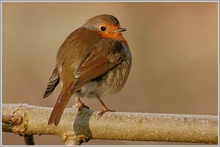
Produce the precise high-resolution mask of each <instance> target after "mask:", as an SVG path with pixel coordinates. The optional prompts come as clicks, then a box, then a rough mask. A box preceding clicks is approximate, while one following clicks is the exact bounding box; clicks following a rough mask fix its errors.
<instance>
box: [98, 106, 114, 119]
mask: <svg viewBox="0 0 220 147" xmlns="http://www.w3.org/2000/svg"><path fill="white" fill-rule="evenodd" d="M105 112H115V110H109V109H105V108H104V109H103V110H102V111H101V112H99V117H101V116H102V115H103V114H104V113H105Z"/></svg>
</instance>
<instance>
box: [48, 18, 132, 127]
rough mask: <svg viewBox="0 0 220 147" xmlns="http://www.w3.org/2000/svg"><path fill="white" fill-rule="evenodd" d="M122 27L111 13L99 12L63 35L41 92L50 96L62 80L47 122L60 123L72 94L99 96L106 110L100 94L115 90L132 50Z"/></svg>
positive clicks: (122, 81)
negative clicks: (50, 73)
mask: <svg viewBox="0 0 220 147" xmlns="http://www.w3.org/2000/svg"><path fill="white" fill-rule="evenodd" d="M103 27H104V29H103ZM125 30H126V29H124V28H121V27H120V24H119V21H118V20H117V18H115V17H114V16H112V15H99V16H96V17H93V18H91V19H89V20H88V21H87V22H86V23H85V24H84V25H83V26H82V27H80V28H78V29H76V30H75V31H73V32H72V33H71V34H70V35H69V36H68V37H67V38H66V40H65V41H64V42H63V44H62V45H61V46H60V48H59V50H58V52H57V57H56V60H57V63H56V67H55V69H54V71H53V73H52V76H51V77H50V79H49V83H48V86H47V89H46V92H45V94H44V97H47V96H49V95H50V94H51V93H52V92H53V90H54V89H55V87H56V86H57V84H58V83H59V81H61V83H62V84H61V86H62V90H61V93H60V95H59V97H58V100H57V102H56V104H55V106H54V109H53V111H52V113H51V116H50V119H49V121H48V124H52V123H54V124H55V125H57V124H58V123H59V121H60V118H61V115H62V113H63V111H64V108H65V106H66V104H67V102H68V101H69V99H70V97H71V96H72V95H75V96H76V97H78V98H82V97H87V98H98V100H99V101H100V102H101V104H102V105H103V111H102V112H100V114H101V115H102V114H103V113H105V112H106V111H108V109H107V107H106V106H105V105H104V103H103V102H102V100H101V99H100V97H103V96H105V95H110V94H113V93H116V92H118V91H119V90H120V89H121V88H122V87H123V86H124V84H125V82H126V80H127V77H128V75H129V72H130V67H131V53H130V50H129V47H128V44H127V42H126V40H125V39H124V38H123V36H122V34H121V32H122V31H125Z"/></svg>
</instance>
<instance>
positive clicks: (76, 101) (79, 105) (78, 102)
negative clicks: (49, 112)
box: [75, 97, 89, 110]
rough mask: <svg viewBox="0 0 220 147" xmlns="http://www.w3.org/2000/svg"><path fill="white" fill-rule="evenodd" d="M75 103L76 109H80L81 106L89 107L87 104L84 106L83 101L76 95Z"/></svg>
mask: <svg viewBox="0 0 220 147" xmlns="http://www.w3.org/2000/svg"><path fill="white" fill-rule="evenodd" d="M75 103H76V104H77V105H78V107H79V108H78V110H80V109H82V108H87V109H89V107H88V106H86V105H85V104H84V103H83V102H81V100H80V99H79V98H78V97H76V98H75Z"/></svg>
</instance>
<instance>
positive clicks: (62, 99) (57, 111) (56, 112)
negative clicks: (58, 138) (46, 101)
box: [48, 91, 71, 125]
mask: <svg viewBox="0 0 220 147" xmlns="http://www.w3.org/2000/svg"><path fill="white" fill-rule="evenodd" d="M70 97H71V94H69V93H68V92H62V91H61V93H60V95H59V97H58V99H57V102H56V104H55V106H54V108H53V111H52V112H51V115H50V118H49V120H48V125H50V124H52V123H54V124H55V125H58V124H59V122H60V119H61V116H62V114H63V111H64V109H65V107H66V105H67V103H68V101H69V99H70Z"/></svg>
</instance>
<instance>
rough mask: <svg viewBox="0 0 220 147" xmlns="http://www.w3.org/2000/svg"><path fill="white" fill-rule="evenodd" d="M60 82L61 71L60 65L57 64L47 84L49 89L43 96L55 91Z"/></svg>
mask: <svg viewBox="0 0 220 147" xmlns="http://www.w3.org/2000/svg"><path fill="white" fill-rule="evenodd" d="M58 84H59V72H58V67H57V66H56V67H55V68H54V70H53V73H52V75H51V77H50V78H49V82H48V84H47V89H46V91H45V93H44V96H43V98H46V97H48V96H49V95H51V93H52V92H53V91H54V89H55V88H56V86H57V85H58Z"/></svg>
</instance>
